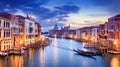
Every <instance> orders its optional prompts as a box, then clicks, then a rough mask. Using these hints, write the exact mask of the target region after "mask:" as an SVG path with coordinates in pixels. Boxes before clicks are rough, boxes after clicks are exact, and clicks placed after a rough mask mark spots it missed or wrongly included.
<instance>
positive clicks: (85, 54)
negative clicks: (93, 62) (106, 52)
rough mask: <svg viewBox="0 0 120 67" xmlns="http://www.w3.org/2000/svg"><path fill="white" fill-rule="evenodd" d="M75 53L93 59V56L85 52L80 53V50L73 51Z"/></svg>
mask: <svg viewBox="0 0 120 67" xmlns="http://www.w3.org/2000/svg"><path fill="white" fill-rule="evenodd" d="M73 51H75V52H76V53H77V54H79V55H82V56H86V57H92V55H90V54H88V53H85V52H82V51H79V50H75V49H73Z"/></svg>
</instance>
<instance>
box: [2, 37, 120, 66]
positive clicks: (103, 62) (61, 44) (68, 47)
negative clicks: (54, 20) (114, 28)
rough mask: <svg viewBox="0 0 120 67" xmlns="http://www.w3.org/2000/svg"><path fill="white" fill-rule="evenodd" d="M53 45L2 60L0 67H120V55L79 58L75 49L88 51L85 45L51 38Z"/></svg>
mask: <svg viewBox="0 0 120 67" xmlns="http://www.w3.org/2000/svg"><path fill="white" fill-rule="evenodd" d="M50 39H51V40H52V42H51V44H50V45H49V46H47V47H44V48H36V49H30V51H26V52H25V54H24V55H22V56H9V57H8V59H6V58H5V59H3V58H0V67H120V56H119V55H114V56H112V55H109V56H108V55H105V56H104V57H101V56H95V57H94V58H89V57H84V56H79V55H77V54H76V53H75V52H73V51H72V50H73V49H81V50H86V49H84V48H83V47H82V44H83V43H79V42H76V41H74V40H69V39H57V38H50Z"/></svg>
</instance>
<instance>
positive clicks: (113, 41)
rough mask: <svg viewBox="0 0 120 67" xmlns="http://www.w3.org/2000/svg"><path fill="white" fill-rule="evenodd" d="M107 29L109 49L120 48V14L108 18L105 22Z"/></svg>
mask: <svg viewBox="0 0 120 67" xmlns="http://www.w3.org/2000/svg"><path fill="white" fill-rule="evenodd" d="M105 26H106V29H107V35H108V37H107V40H108V41H109V47H110V48H111V49H117V50H120V14H119V15H116V16H113V17H111V18H109V19H108V22H106V23H105Z"/></svg>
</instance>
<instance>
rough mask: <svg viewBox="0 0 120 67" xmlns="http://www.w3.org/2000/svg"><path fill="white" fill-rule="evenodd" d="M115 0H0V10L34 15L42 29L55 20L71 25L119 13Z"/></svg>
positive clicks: (49, 25) (59, 23)
mask: <svg viewBox="0 0 120 67" xmlns="http://www.w3.org/2000/svg"><path fill="white" fill-rule="evenodd" d="M119 2H120V1H119V0H100V1H99V0H76V1H74V0H64V1H61V0H25V1H24V0H20V1H15V0H11V1H10V0H1V1H0V6H2V8H0V11H1V12H3V11H5V12H10V13H12V14H15V15H19V14H20V15H23V16H26V15H27V14H28V15H30V16H31V17H33V18H35V20H37V21H38V22H39V23H40V24H41V26H42V31H43V30H44V31H47V30H49V29H51V28H53V26H54V25H55V24H58V26H64V25H69V24H70V25H71V27H72V28H80V27H83V26H91V25H97V24H102V23H104V22H105V21H107V18H109V17H111V16H114V15H117V14H119V13H120V10H119V9H120V7H119V6H120V4H119Z"/></svg>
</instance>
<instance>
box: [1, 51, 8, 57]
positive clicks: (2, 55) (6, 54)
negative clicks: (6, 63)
mask: <svg viewBox="0 0 120 67" xmlns="http://www.w3.org/2000/svg"><path fill="white" fill-rule="evenodd" d="M6 56H8V53H6V52H0V57H6Z"/></svg>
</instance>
